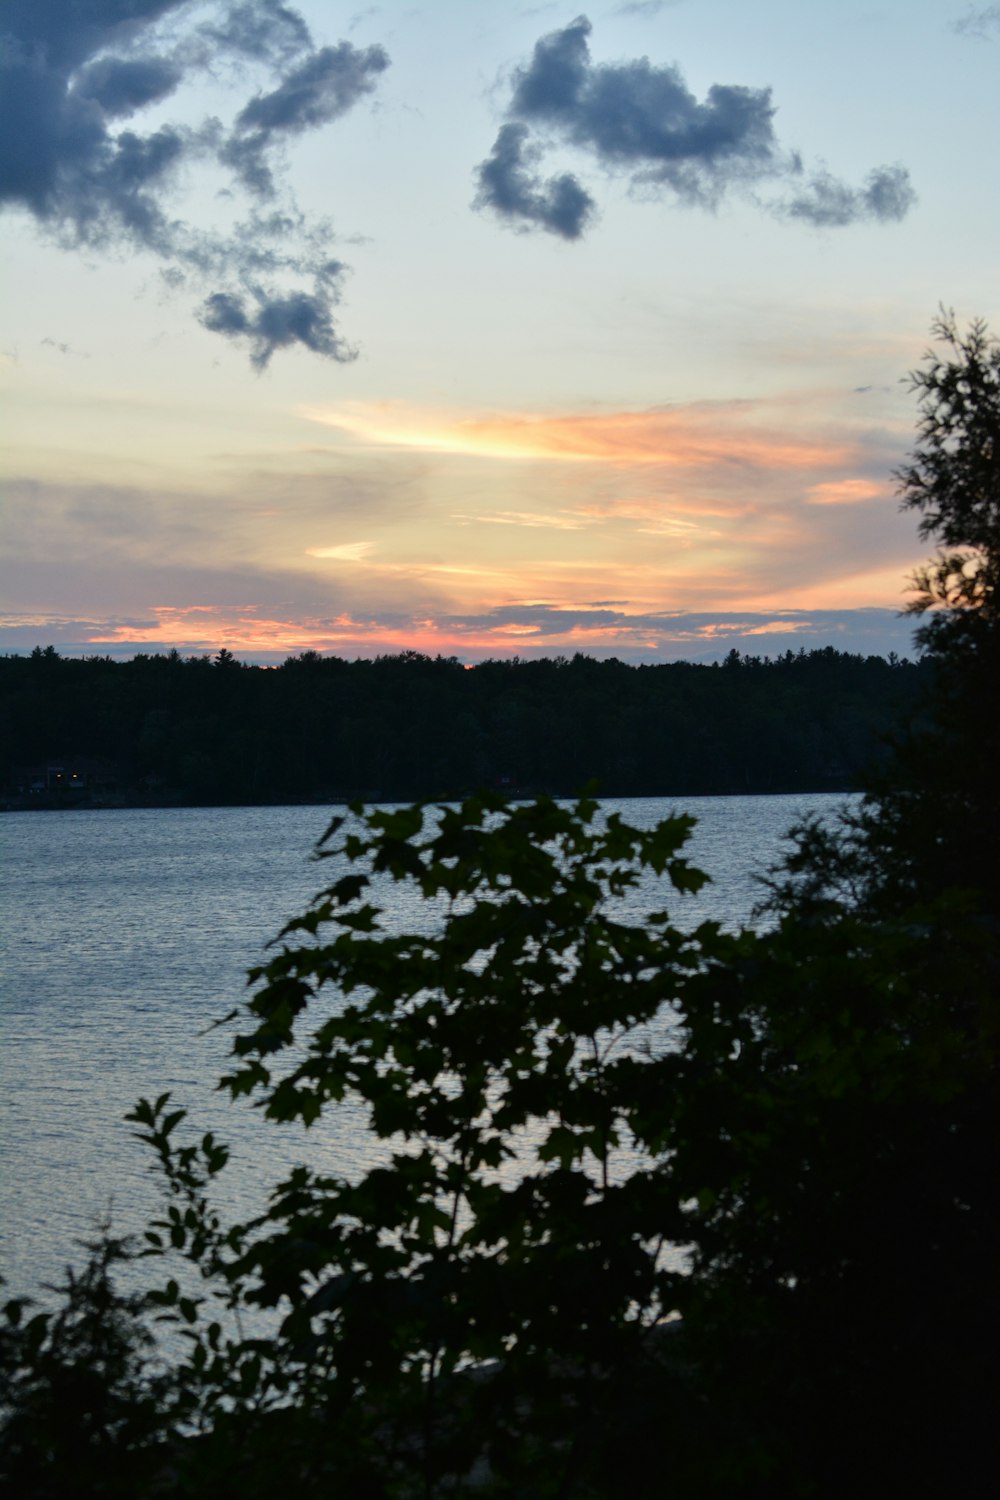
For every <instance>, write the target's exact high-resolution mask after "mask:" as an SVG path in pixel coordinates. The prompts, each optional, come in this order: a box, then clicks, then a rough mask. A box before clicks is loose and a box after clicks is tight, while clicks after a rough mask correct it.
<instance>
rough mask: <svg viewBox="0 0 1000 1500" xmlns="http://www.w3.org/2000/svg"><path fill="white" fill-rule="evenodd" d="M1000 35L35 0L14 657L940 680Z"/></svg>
mask: <svg viewBox="0 0 1000 1500" xmlns="http://www.w3.org/2000/svg"><path fill="white" fill-rule="evenodd" d="M998 96H1000V5H986V6H983V5H978V4H973V5H969V4H968V3H967V0H837V3H836V4H831V3H827V4H822V3H819V0H816V3H813V4H809V5H805V4H803V3H802V0H758V3H756V4H753V5H749V4H747V3H746V0H633V3H609V4H603V5H598V4H592V5H590V6H588V7H587V8H586V10H585V11H582V12H580V11H577V10H576V9H574V7H573V5H570V6H569V7H568V8H567V7H565V6H562V5H560V4H525V5H518V4H507V3H504V0H492V3H490V4H485V3H478V0H433V3H430V4H427V5H423V6H421V5H412V4H404V3H399V4H396V3H389V4H383V5H372V6H370V7H367V8H360V9H359V8H356V7H354V6H352V5H340V4H338V3H336V0H298V3H293V0H288V3H283V0H3V3H2V4H0V387H2V389H0V402H2V413H3V415H2V418H0V420H2V424H3V432H2V457H0V481H2V488H3V512H2V523H0V524H2V546H3V563H2V589H0V651H5V652H22V651H25V650H30V649H32V647H34V646H35V645H38V644H41V645H47V644H53V645H55V646H56V648H57V649H58V650H59V651H61V652H63V653H64V654H70V655H73V654H85V655H114V656H118V657H130V656H132V655H134V654H135V653H136V652H139V651H166V650H169V649H170V648H172V647H176V648H178V649H179V650H180V651H181V652H182V653H183V654H185V655H188V654H194V653H204V652H216V651H218V650H219V649H220V648H222V647H226V648H227V649H229V650H231V651H233V652H235V653H236V655H237V656H239V657H240V658H241V659H243V660H247V661H258V662H264V663H274V662H280V661H282V660H284V659H285V658H286V657H287V656H289V655H294V654H297V653H299V652H301V651H305V650H316V651H320V652H323V653H325V654H335V655H339V656H345V657H358V656H364V657H371V656H376V655H380V654H385V653H394V652H399V651H402V650H418V651H421V652H427V653H430V654H432V655H436V654H439V653H440V654H442V655H445V656H457V657H458V658H459V659H460V660H462V661H464V662H475V661H479V660H482V659H484V658H490V657H492V658H499V657H511V656H519V657H521V658H531V657H537V656H549V657H551V656H557V655H572V654H573V653H575V652H577V651H583V652H585V653H587V654H590V655H595V656H600V657H609V656H616V657H619V658H620V659H622V660H625V661H630V662H657V661H669V660H675V659H681V658H683V659H688V660H692V661H711V660H715V659H718V658H719V657H720V656H724V655H725V654H726V653H727V652H728V651H729V650H731V649H732V648H733V647H735V648H736V649H738V650H740V651H741V652H749V653H751V654H754V655H774V654H776V653H778V652H783V651H785V650H788V649H793V650H798V649H799V648H800V647H805V648H806V649H812V648H814V647H817V646H826V645H833V646H836V647H837V648H838V649H841V650H849V651H862V652H865V653H869V652H877V653H880V654H886V653H888V652H889V651H891V650H895V651H897V652H899V654H900V655H907V654H912V650H911V645H910V642H911V635H912V622H911V621H910V620H909V619H905V618H901V617H900V615H899V610H900V609H901V607H902V605H903V604H904V602H905V582H906V577H907V575H908V574H909V573H910V572H911V571H912V570H913V568H914V567H915V566H916V565H917V564H918V563H919V562H920V561H921V560H922V558H923V557H924V555H925V554H926V551H927V548H926V544H922V543H920V542H919V541H918V540H917V537H916V527H915V518H914V517H913V515H912V514H906V513H901V512H900V509H899V501H898V497H897V496H896V494H895V486H894V482H893V479H892V471H893V469H894V468H895V467H896V466H898V465H899V463H900V462H901V461H902V459H903V458H904V456H905V454H906V452H907V450H908V449H909V448H910V447H911V446H912V444H913V441H914V423H915V419H916V415H917V411H916V401H915V397H914V394H913V392H912V391H911V390H910V389H909V388H908V386H907V383H906V378H905V377H906V374H907V372H908V371H910V370H912V369H913V368H914V367H915V366H916V365H918V364H919V362H920V360H921V358H922V356H923V354H924V352H925V350H926V348H927V346H928V342H929V335H930V325H931V323H932V321H933V318H934V316H935V314H936V312H937V310H938V308H939V306H941V305H944V306H946V307H949V308H953V309H954V310H955V312H956V315H957V317H958V319H959V322H960V323H964V322H967V321H968V320H969V319H971V318H973V317H977V316H979V317H983V318H985V319H986V320H987V321H988V322H989V323H990V324H991V325H992V327H993V328H994V329H1000V280H998V277H997V247H998V242H1000V194H998V192H997V183H996V164H997V162H998V161H1000V109H998V108H997V98H998Z"/></svg>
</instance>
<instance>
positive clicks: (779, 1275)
mask: <svg viewBox="0 0 1000 1500" xmlns="http://www.w3.org/2000/svg"><path fill="white" fill-rule="evenodd" d="M934 333H935V335H936V338H937V341H938V344H939V351H940V352H934V351H932V352H930V353H929V354H928V355H927V356H926V358H925V360H924V362H923V364H922V366H921V367H920V368H919V369H918V370H916V371H915V372H914V373H913V375H912V376H911V377H910V379H911V384H912V386H913V388H914V390H915V391H916V392H917V393H918V395H919V398H920V407H921V416H920V421H919V426H918V435H917V442H916V445H915V448H914V451H913V453H912V454H911V455H910V457H909V459H908V461H907V463H906V464H905V465H904V467H903V468H902V469H901V470H900V471H899V472H898V474H897V478H898V481H899V485H900V494H901V498H902V503H903V506H904V507H906V508H910V509H914V510H916V511H918V512H919V514H920V532H921V535H922V536H923V537H924V538H925V539H928V540H933V541H935V542H936V543H937V544H938V552H937V555H936V557H935V558H934V559H933V560H932V561H931V562H929V563H928V564H927V565H926V566H925V567H924V568H923V569H921V571H920V572H919V573H918V575H917V576H916V578H915V579H914V584H915V588H916V593H917V597H916V598H915V600H914V604H913V606H912V609H913V610H914V612H921V611H922V612H925V613H926V614H927V619H926V621H925V623H924V624H923V625H922V626H921V628H920V630H919V634H918V640H919V641H920V643H921V645H922V646H923V648H924V650H925V652H926V653H928V654H929V655H930V656H931V657H932V659H933V660H934V662H935V664H936V673H935V677H934V686H933V690H932V693H931V696H930V699H929V701H928V702H927V703H926V704H925V705H924V707H923V711H922V714H921V715H920V717H919V718H918V719H917V720H916V721H915V723H914V724H913V725H912V726H911V727H910V729H909V730H908V731H907V732H906V733H905V734H901V735H900V737H899V739H898V740H897V743H896V746H895V752H894V754H893V756H892V757H891V760H890V763H889V764H888V766H887V768H886V769H885V771H884V772H883V773H882V774H881V776H880V778H879V780H878V781H877V783H875V784H873V785H872V787H871V789H870V791H869V793H868V795H867V796H866V798H865V800H864V802H863V804H862V806H861V808H860V810H859V811H858V812H856V813H854V814H853V815H848V816H847V817H846V818H845V819H844V820H843V822H842V823H841V824H839V825H834V826H833V827H829V826H827V827H823V826H820V825H817V824H810V825H806V826H805V827H803V828H800V829H799V830H798V833H797V842H796V844H795V847H794V849H793V853H792V854H791V856H790V857H789V859H788V860H787V861H786V863H785V865H784V867H783V868H782V869H781V870H779V871H778V872H776V874H775V876H774V878H773V882H772V886H771V899H770V902H769V906H770V910H771V915H772V917H773V918H774V919H775V926H774V927H773V929H772V930H770V931H768V932H764V933H762V934H760V935H759V936H758V937H757V938H756V939H755V940H754V941H753V942H752V943H749V944H747V945H746V947H745V949H744V951H743V952H742V953H741V952H740V951H738V950H736V951H734V952H733V954H732V955H730V957H729V959H728V961H724V962H722V963H709V965H708V966H707V968H706V971H705V972H704V973H703V975H702V976H701V977H700V979H699V981H698V982H697V984H698V985H700V986H701V993H700V994H698V993H697V985H696V987H695V993H693V994H692V996H691V998H690V1000H689V1014H690V1016H691V1018H692V1019H691V1022H690V1030H689V1039H688V1042H687V1045H686V1048H685V1050H684V1051H683V1053H681V1054H679V1055H678V1057H677V1058H676V1060H674V1061H673V1062H672V1063H671V1064H670V1066H671V1067H672V1076H671V1077H670V1079H669V1083H670V1088H671V1093H670V1098H671V1103H670V1105H669V1106H664V1108H665V1111H668V1112H669V1114H670V1128H669V1137H670V1144H671V1147H672V1149H673V1152H674V1154H673V1156H672V1171H673V1174H674V1186H675V1191H678V1193H679V1194H680V1195H681V1196H682V1198H684V1195H686V1198H684V1201H686V1202H687V1203H688V1204H693V1205H696V1206H695V1207H693V1208H692V1209H691V1210H690V1212H691V1224H692V1243H693V1245H694V1249H693V1252H692V1276H691V1278H690V1282H689V1288H690V1291H689V1295H688V1301H687V1305H686V1306H685V1307H684V1309H683V1311H684V1317H685V1330H686V1336H687V1337H688V1338H689V1339H690V1343H691V1347H692V1348H695V1349H697V1350H698V1351H699V1358H700V1360H701V1365H700V1368H701V1369H702V1371H703V1372H705V1374H706V1380H707V1385H708V1387H709V1388H710V1389H711V1390H712V1392H713V1399H714V1403H715V1406H716V1409H717V1410H718V1411H720V1412H723V1413H726V1414H727V1418H728V1420H729V1422H730V1430H741V1431H742V1432H743V1434H744V1437H743V1439H742V1442H743V1447H742V1449H741V1450H740V1451H742V1454H743V1459H744V1460H745V1462H743V1463H742V1464H741V1465H740V1466H739V1480H738V1482H736V1483H734V1482H733V1481H732V1479H727V1481H726V1482H727V1484H728V1486H729V1489H728V1492H729V1493H733V1494H736V1493H738V1494H740V1495H743V1494H748V1493H749V1494H752V1495H754V1496H757V1495H758V1494H759V1495H761V1496H768V1497H772V1496H796V1497H798V1496H801V1497H806V1496H810V1497H820V1496H822V1497H830V1500H833V1497H838V1500H839V1497H841V1496H843V1495H847V1494H851V1493H862V1492H870V1493H880V1494H883V1495H886V1496H888V1495H900V1496H903V1495H905V1496H907V1497H908V1500H910V1497H913V1496H917V1495H919V1496H925V1495H926V1496H931V1495H941V1494H947V1493H951V1494H956V1495H957V1494H961V1495H962V1496H963V1497H970V1496H980V1495H982V1496H986V1495H988V1494H991V1493H993V1486H994V1485H995V1466H994V1462H993V1460H994V1458H995V1454H996V1418H997V1413H998V1411H1000V1379H998V1370H1000V1365H998V1359H997V1349H998V1347H1000V1281H998V1267H1000V1192H998V1186H1000V1173H998V1159H997V1143H998V1141H1000V873H998V871H1000V860H998V854H1000V715H998V713H997V704H998V691H997V690H998V686H1000V345H998V343H997V342H996V340H994V339H993V338H991V337H990V335H989V333H988V331H987V329H986V327H985V325H984V324H982V323H980V322H976V323H973V324H972V325H971V327H970V328H969V330H968V331H967V332H966V333H964V334H963V333H960V332H959V331H958V329H957V327H956V324H955V321H954V318H953V317H952V315H950V314H944V315H942V317H941V318H940V319H939V321H938V322H937V323H936V324H935V327H934ZM743 941H744V942H745V941H746V940H743ZM739 1424H741V1425H739ZM720 1492H721V1490H720Z"/></svg>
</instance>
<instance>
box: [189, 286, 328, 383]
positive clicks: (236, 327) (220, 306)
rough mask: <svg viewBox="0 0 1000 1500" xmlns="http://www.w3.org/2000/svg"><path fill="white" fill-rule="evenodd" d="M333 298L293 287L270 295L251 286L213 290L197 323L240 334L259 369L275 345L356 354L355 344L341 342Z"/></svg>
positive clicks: (229, 335) (231, 335)
mask: <svg viewBox="0 0 1000 1500" xmlns="http://www.w3.org/2000/svg"><path fill="white" fill-rule="evenodd" d="M332 304H333V298H332V297H331V296H330V295H329V294H325V293H324V292H322V291H320V292H317V293H310V292H293V293H291V295H290V296H287V297H281V296H274V295H271V294H269V293H267V292H266V291H264V290H263V289H257V290H255V291H254V292H253V294H252V297H243V296H237V295H234V294H233V293H231V292H213V293H212V295H211V296H210V297H209V298H207V300H206V301H205V304H204V306H203V307H202V309H201V313H200V315H199V317H200V321H201V323H202V324H203V326H204V327H205V328H207V329H209V331H210V332H212V333H222V334H225V336H226V337H227V338H231V339H239V340H246V341H247V342H248V343H249V345H250V351H251V352H250V359H251V361H252V363H253V364H254V366H255V367H256V368H257V369H258V370H263V369H265V368H266V367H267V364H268V362H269V360H270V358H271V356H272V354H274V352H275V351H276V350H277V349H287V348H288V347H289V346H290V345H292V344H301V345H302V347H303V348H304V349H309V350H311V351H312V353H313V354H322V355H325V356H326V358H328V359H335V360H338V361H340V362H341V363H346V362H348V361H349V360H352V359H355V358H356V357H357V353H356V350H354V349H352V348H351V347H350V346H349V345H347V344H345V343H344V341H343V340H342V339H341V337H340V334H339V333H338V332H337V329H336V327H335V326H334V321H333V311H332Z"/></svg>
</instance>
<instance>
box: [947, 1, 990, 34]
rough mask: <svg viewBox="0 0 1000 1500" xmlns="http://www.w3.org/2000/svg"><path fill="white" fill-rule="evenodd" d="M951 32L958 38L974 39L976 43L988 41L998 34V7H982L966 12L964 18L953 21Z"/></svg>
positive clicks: (960, 17)
mask: <svg viewBox="0 0 1000 1500" xmlns="http://www.w3.org/2000/svg"><path fill="white" fill-rule="evenodd" d="M951 24H952V30H953V31H957V32H958V34H959V35H960V36H971V37H975V38H976V39H977V40H978V41H983V42H986V41H990V40H991V39H992V37H993V36H994V35H995V34H996V33H998V32H1000V5H982V6H978V7H975V8H973V9H971V10H967V11H966V13H965V15H964V16H959V18H958V20H957V21H953V22H952V23H951Z"/></svg>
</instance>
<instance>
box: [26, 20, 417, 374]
mask: <svg viewBox="0 0 1000 1500" xmlns="http://www.w3.org/2000/svg"><path fill="white" fill-rule="evenodd" d="M206 8H207V9H208V10H209V11H210V15H209V17H208V19H205V17H204V11H205V9H206ZM227 60H228V61H229V62H230V63H232V64H233V66H234V67H235V68H236V76H237V77H238V78H242V77H243V75H244V74H245V73H246V72H247V71H248V70H254V71H257V72H259V71H260V70H261V69H263V70H264V71H265V73H266V76H267V80H268V86H267V87H265V88H258V90H257V92H256V93H254V94H253V95H252V96H251V97H250V98H249V99H246V98H245V96H244V102H243V104H242V107H241V108H239V109H238V110H237V111H236V113H235V118H234V119H233V123H232V126H231V128H230V129H228V130H227V129H226V127H225V126H224V125H223V124H222V123H221V122H220V121H218V120H217V119H214V118H211V119H207V120H205V121H203V122H202V124H201V125H199V126H194V127H192V126H190V125H183V126H182V125H178V124H172V123H169V122H163V121H161V122H158V123H155V124H153V125H150V124H149V123H147V122H146V121H145V120H143V119H142V118H141V116H142V112H143V111H145V110H148V109H150V108H151V107H152V106H154V105H160V104H162V103H163V102H164V101H165V100H168V99H169V98H170V96H171V95H172V94H173V93H174V92H175V91H176V90H177V89H178V88H179V87H180V86H181V85H182V84H183V83H185V82H188V81H189V80H191V79H192V78H196V77H197V76H198V75H199V74H201V73H202V72H204V71H206V70H210V71H213V72H215V71H217V70H218V65H219V64H220V63H221V62H225V61H227ZM388 65H389V59H388V57H387V56H386V54H385V52H384V51H383V50H382V49H381V48H380V47H368V48H366V49H357V48H354V47H352V46H351V45H350V44H349V43H346V42H342V43H340V44H339V45H338V46H332V47H319V48H317V47H315V46H314V44H313V41H312V37H311V35H310V32H309V29H308V27H307V26H306V23H305V22H304V20H303V19H302V17H301V16H300V15H299V14H298V12H297V11H296V10H294V9H293V8H292V7H291V6H288V5H285V4H282V3H280V0H239V3H228V4H226V3H223V0H205V4H204V5H203V6H202V7H201V8H200V18H199V17H198V16H194V15H193V14H192V6H191V4H190V3H189V0H74V3H73V4H72V5H66V6H58V5H54V4H50V3H39V0H4V4H3V5H2V7H0V209H4V208H7V209H21V210H22V211H25V212H27V213H28V214H30V215H31V216H32V217H33V218H34V220H35V221H36V223H37V224H38V226H39V227H40V228H41V229H42V230H43V231H44V232H46V233H47V234H49V235H50V236H51V237H52V238H54V239H55V240H56V242H57V243H59V244H60V245H62V246H63V247H64V248H67V249H69V248H73V247H80V246H86V247H88V248H90V249H97V250H102V249H115V250H121V249H128V250H137V251H146V252H150V253H152V254H154V255H157V256H159V257H160V258H161V259H162V261H163V262H164V263H165V264H164V267H163V271H164V278H165V280H166V282H167V284H168V285H169V286H171V287H173V288H175V289H180V288H184V287H188V286H189V285H190V284H191V283H192V282H193V283H195V284H197V283H198V282H201V283H202V288H201V289H202V291H203V292H204V290H205V287H204V282H205V281H206V280H207V281H208V283H209V290H210V295H209V299H208V302H207V303H206V304H205V307H204V308H203V309H202V313H201V321H202V323H203V324H204V326H205V327H208V328H211V329H214V330H216V331H219V332H223V333H227V334H231V335H233V336H240V337H245V338H246V339H247V340H248V341H249V344H250V348H251V351H252V359H253V361H254V363H255V364H256V365H257V367H258V368H263V366H264V365H266V363H267V361H268V359H270V357H271V355H272V354H273V353H274V351H275V350H276V349H279V348H285V347H288V346H290V345H295V344H298V345H301V346H302V347H304V348H307V349H310V350H312V351H313V352H314V353H317V354H321V355H323V356H325V357H328V358H332V359H338V360H342V359H346V358H351V357H353V351H352V350H349V349H348V346H347V345H346V344H345V343H344V341H343V340H342V339H341V337H340V335H339V334H338V333H337V331H336V329H335V328H334V325H333V321H332V309H333V307H334V306H335V305H336V302H337V300H338V293H339V285H340V281H341V278H342V275H343V273H344V269H345V268H344V267H343V265H342V264H341V263H340V262H338V261H334V260H332V259H331V258H330V254H329V244H330V240H331V236H332V229H331V226H330V225H329V223H327V222H323V223H319V222H315V221H310V220H308V219H307V218H306V217H305V216H304V215H303V214H302V213H301V212H300V211H299V209H298V208H297V206H296V204H295V201H294V198H293V197H292V195H291V191H290V189H289V187H288V186H287V184H286V183H285V182H284V181H282V180H280V179H281V178H282V177H283V176H284V174H279V171H278V165H279V161H278V160H277V159H276V158H277V155H278V153H279V152H280V148H281V146H282V145H283V144H284V143H286V142H289V141H291V140H292V139H294V138H295V137H296V136H299V135H302V134H303V133H304V132H306V131H309V130H315V129H319V128H321V127H322V126H324V125H326V124H328V123H329V122H331V121H333V120H336V119H337V118H339V117H340V116H342V115H343V114H345V113H346V112H347V111H348V110H349V109H351V108H352V107H353V106H354V105H355V104H357V103H358V102H359V100H361V99H362V98H364V97H365V96H366V95H368V94H370V93H371V92H372V90H373V89H374V87H375V84H376V81H377V78H378V76H379V75H380V74H381V73H382V72H383V71H384V70H385V68H386V67H388ZM208 159H215V160H217V161H219V162H220V163H221V164H222V165H223V166H224V167H226V168H228V169H229V171H230V172H231V173H232V174H233V180H234V185H236V186H239V187H241V188H243V189H249V191H250V192H251V194H253V195H254V196H256V197H258V198H259V197H267V198H268V199H270V200H271V202H272V205H273V211H271V212H269V213H267V214H264V213H262V212H260V210H259V209H257V208H255V207H253V206H251V209H250V213H249V216H248V217H246V218H244V219H242V220H240V221H238V222H237V223H236V224H235V225H234V227H233V228H232V229H231V230H229V231H227V232H225V233H219V232H217V231H215V230H214V229H211V228H207V227H202V226H199V225H198V224H190V223H187V222H185V221H184V220H183V219H182V218H180V217H178V215H177V214H176V211H175V208H174V195H175V191H176V189H177V187H178V185H179V182H180V179H181V172H182V169H184V168H186V167H188V166H189V165H191V164H193V163H196V162H198V161H203V160H208ZM213 283H214V284H213ZM303 283H304V284H303ZM213 307H219V308H221V309H224V310H228V311H226V315H225V316H224V315H223V314H222V313H221V312H220V313H213V312H212V311H211V309H212V308H213ZM236 307H242V308H243V309H244V317H245V322H246V327H245V328H243V329H242V330H239V331H238V333H237V331H236V330H234V329H231V328H230V327H229V326H228V325H229V322H230V321H231V317H232V309H233V308H236Z"/></svg>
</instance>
